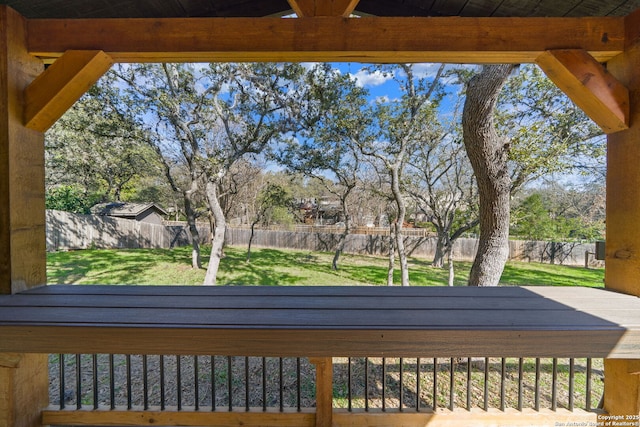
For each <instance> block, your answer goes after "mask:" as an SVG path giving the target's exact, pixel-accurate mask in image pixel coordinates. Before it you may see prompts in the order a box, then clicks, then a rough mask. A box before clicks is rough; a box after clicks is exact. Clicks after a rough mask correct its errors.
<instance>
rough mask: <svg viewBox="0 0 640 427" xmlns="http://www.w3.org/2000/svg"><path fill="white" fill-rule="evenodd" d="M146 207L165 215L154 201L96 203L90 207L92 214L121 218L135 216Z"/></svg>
mask: <svg viewBox="0 0 640 427" xmlns="http://www.w3.org/2000/svg"><path fill="white" fill-rule="evenodd" d="M148 209H154V210H156V211H158V213H159V214H160V215H166V214H167V212H166V211H165V210H164V209H162V208H161V207H160V206H158V205H156V204H155V203H124V202H111V203H98V204H97V205H94V206H93V207H92V208H91V213H92V214H94V215H107V216H117V217H122V218H131V217H133V218H135V217H136V216H138V215H140V214H141V213H143V212H145V211H146V210H148Z"/></svg>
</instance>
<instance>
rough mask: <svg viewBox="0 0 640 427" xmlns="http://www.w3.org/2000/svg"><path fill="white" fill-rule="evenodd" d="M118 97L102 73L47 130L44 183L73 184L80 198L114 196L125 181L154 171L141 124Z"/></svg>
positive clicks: (107, 198)
mask: <svg viewBox="0 0 640 427" xmlns="http://www.w3.org/2000/svg"><path fill="white" fill-rule="evenodd" d="M119 102H120V100H119V94H118V91H117V90H116V89H115V88H114V76H113V75H112V74H107V76H105V77H104V78H103V79H101V80H100V81H99V82H98V83H97V84H96V85H94V86H93V87H92V88H91V89H90V90H89V91H88V92H87V93H86V94H85V95H84V96H83V97H82V98H81V99H80V100H79V101H78V102H77V103H76V104H75V105H74V106H73V107H72V108H71V109H70V110H69V111H67V112H66V113H65V115H64V116H63V117H62V118H61V119H60V120H58V121H57V123H56V124H55V125H54V126H53V127H52V128H51V129H50V130H49V131H48V132H47V134H46V140H45V143H46V157H45V158H46V171H47V175H46V176H47V186H48V187H53V186H56V185H72V186H74V187H76V188H78V186H79V188H81V189H82V191H83V193H84V194H83V198H84V199H85V200H86V201H89V200H94V199H97V200H96V201H120V200H121V198H122V194H123V192H124V191H126V189H127V186H128V185H130V184H131V183H133V182H135V180H136V179H137V178H140V177H145V176H150V175H153V174H154V173H156V163H155V161H154V157H153V153H152V152H151V151H150V150H149V148H148V147H147V146H146V145H145V144H144V143H143V139H144V135H143V133H142V131H141V129H140V128H139V127H138V126H137V124H136V123H135V122H134V121H133V120H131V118H130V117H126V116H123V115H121V114H120V112H119V109H118V108H117V105H118V104H119Z"/></svg>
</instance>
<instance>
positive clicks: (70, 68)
mask: <svg viewBox="0 0 640 427" xmlns="http://www.w3.org/2000/svg"><path fill="white" fill-rule="evenodd" d="M111 65H113V60H112V59H111V57H110V56H109V55H107V54H106V53H104V52H103V51H101V50H70V51H67V52H65V54H64V55H62V56H61V57H60V58H59V59H58V60H57V61H56V62H54V63H53V64H51V66H49V68H47V69H46V70H45V71H44V72H43V73H42V74H40V75H39V76H38V77H37V78H36V79H35V80H34V81H33V82H32V83H31V84H30V85H29V86H28V87H27V88H26V89H25V108H24V122H25V126H26V127H28V128H30V129H34V130H38V131H40V132H45V131H46V130H47V129H49V128H50V127H51V126H52V125H53V124H54V123H55V122H56V120H58V119H59V118H60V117H62V115H63V114H64V113H65V111H67V110H68V109H69V108H70V107H71V106H72V105H73V103H74V102H76V101H77V100H78V99H79V98H80V97H81V96H82V95H83V94H84V93H85V92H86V91H87V90H88V89H89V88H90V87H91V86H92V85H93V84H94V83H95V82H97V81H98V79H99V78H100V77H101V76H102V75H103V74H104V73H106V72H107V71H108V70H109V68H111Z"/></svg>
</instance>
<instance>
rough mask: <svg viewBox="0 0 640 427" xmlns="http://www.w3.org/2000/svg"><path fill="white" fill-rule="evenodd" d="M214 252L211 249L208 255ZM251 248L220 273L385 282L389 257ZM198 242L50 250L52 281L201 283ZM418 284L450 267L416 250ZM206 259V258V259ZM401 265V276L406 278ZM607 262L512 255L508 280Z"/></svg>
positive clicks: (309, 281)
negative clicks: (528, 259) (335, 265)
mask: <svg viewBox="0 0 640 427" xmlns="http://www.w3.org/2000/svg"><path fill="white" fill-rule="evenodd" d="M208 256H209V252H208V248H205V249H204V253H203V260H207V259H208ZM245 256H246V248H243V247H242V248H241V247H229V248H226V249H225V258H224V259H223V260H222V261H221V264H220V271H219V273H218V283H219V284H220V285H261V286H283V285H299V286H310V285H363V284H366V285H385V284H386V278H387V260H386V259H385V258H381V257H371V256H356V255H344V256H343V257H342V258H341V262H340V269H339V270H338V271H332V270H331V268H330V266H331V259H332V257H333V254H332V253H322V252H308V251H292V250H284V249H266V248H263V249H260V248H256V249H254V250H253V251H252V261H251V263H246V262H245ZM190 257H191V248H189V247H184V248H175V249H127V250H83V251H72V252H56V253H50V254H48V255H47V276H48V282H49V283H50V284H62V283H66V284H71V283H73V284H140V285H176V284H177V285H198V284H201V283H202V281H203V279H204V275H205V270H204V269H203V270H196V269H192V268H191V261H190ZM409 264H410V266H409V270H410V282H411V284H412V285H413V286H444V285H446V284H447V277H448V272H447V270H445V269H439V268H433V267H431V266H430V261H429V260H424V259H416V258H411V259H410V261H409ZM205 267H206V262H205ZM470 268H471V263H468V262H457V263H455V274H456V280H455V285H456V286H464V285H466V282H467V279H468V276H469V269H470ZM399 273H400V272H399V270H398V269H396V276H395V281H396V283H399V281H400V277H399ZM603 279H604V270H603V269H588V270H587V269H585V268H580V267H567V266H558V265H549V264H539V263H523V262H510V263H508V264H507V266H506V268H505V271H504V274H503V275H502V280H501V283H502V284H504V285H513V286H520V285H557V286H590V287H603Z"/></svg>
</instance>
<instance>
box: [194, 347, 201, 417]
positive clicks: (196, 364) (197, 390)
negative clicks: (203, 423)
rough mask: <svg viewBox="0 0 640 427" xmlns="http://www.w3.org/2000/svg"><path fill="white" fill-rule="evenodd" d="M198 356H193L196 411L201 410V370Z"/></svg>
mask: <svg viewBox="0 0 640 427" xmlns="http://www.w3.org/2000/svg"><path fill="white" fill-rule="evenodd" d="M199 368H200V367H199V362H198V356H193V399H194V405H193V406H194V409H195V410H196V411H199V410H200V369H199Z"/></svg>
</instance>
